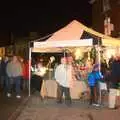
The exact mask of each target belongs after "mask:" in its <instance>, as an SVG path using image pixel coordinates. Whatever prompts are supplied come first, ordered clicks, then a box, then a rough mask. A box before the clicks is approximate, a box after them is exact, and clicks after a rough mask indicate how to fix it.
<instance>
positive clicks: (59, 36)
mask: <svg viewBox="0 0 120 120" xmlns="http://www.w3.org/2000/svg"><path fill="white" fill-rule="evenodd" d="M84 31H85V32H87V33H88V34H91V35H93V37H92V36H91V37H89V38H87V39H82V35H83V33H84ZM94 36H95V39H94ZM96 36H97V38H98V39H96ZM93 46H95V47H96V48H97V51H98V62H100V48H101V46H109V47H111V46H112V47H116V46H117V47H119V46H120V41H119V40H117V39H115V38H111V37H108V36H105V35H103V34H101V33H98V32H96V31H94V30H92V29H90V28H87V27H86V26H84V25H83V24H81V23H79V22H78V21H76V20H73V21H72V22H71V23H70V24H68V25H67V26H65V27H64V28H62V29H60V30H58V31H57V32H55V33H54V34H52V36H51V37H50V38H48V39H47V40H46V41H42V42H41V41H40V39H37V40H34V41H33V42H32V46H30V50H29V59H30V61H31V53H32V52H48V53H49V52H53V51H54V52H62V51H64V50H65V49H76V48H77V47H80V48H83V49H85V50H86V49H87V48H88V49H89V47H91V48H92V47H93ZM63 54H64V53H63ZM30 64H31V63H30ZM50 81H51V80H50ZM50 81H46V82H47V83H46V84H45V86H46V87H45V88H47V89H46V90H47V91H49V92H50V91H51V92H50V93H49V94H48V92H47V96H50V97H55V93H54V91H56V90H55V88H56V87H53V86H55V85H56V84H55V81H52V82H50ZM49 82H50V83H49ZM81 82H82V81H77V82H76V83H77V84H76V87H75V88H74V89H72V90H71V95H73V96H72V97H73V98H79V93H80V92H81V91H84V89H83V90H81V88H82V86H83V84H81ZM48 83H49V84H48ZM50 84H52V85H50ZM50 86H51V87H50ZM85 87H86V86H85ZM85 87H84V88H85ZM52 88H54V90H52ZM85 89H86V88H85ZM75 91H76V92H75ZM77 91H78V92H77ZM52 93H53V94H54V95H52ZM75 94H77V95H75ZM29 96H30V80H29Z"/></svg>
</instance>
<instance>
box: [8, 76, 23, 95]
mask: <svg viewBox="0 0 120 120" xmlns="http://www.w3.org/2000/svg"><path fill="white" fill-rule="evenodd" d="M13 84H15V91H16V94H17V95H20V84H21V76H17V77H12V78H9V79H8V81H7V87H8V88H7V92H8V93H11V89H12V87H13Z"/></svg>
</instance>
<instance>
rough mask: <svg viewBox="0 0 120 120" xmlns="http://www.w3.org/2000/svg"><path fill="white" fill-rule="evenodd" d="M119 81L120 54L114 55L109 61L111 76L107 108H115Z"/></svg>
mask: <svg viewBox="0 0 120 120" xmlns="http://www.w3.org/2000/svg"><path fill="white" fill-rule="evenodd" d="M119 83H120V56H116V57H115V59H114V60H113V62H112V63H111V78H110V88H109V106H108V107H109V108H112V109H115V108H116V96H117V89H118V87H119V86H118V84H119Z"/></svg>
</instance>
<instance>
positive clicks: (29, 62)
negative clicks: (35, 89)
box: [29, 47, 31, 96]
mask: <svg viewBox="0 0 120 120" xmlns="http://www.w3.org/2000/svg"><path fill="white" fill-rule="evenodd" d="M30 83H31V48H30V47H29V96H30V95H31V91H30V89H31V86H30Z"/></svg>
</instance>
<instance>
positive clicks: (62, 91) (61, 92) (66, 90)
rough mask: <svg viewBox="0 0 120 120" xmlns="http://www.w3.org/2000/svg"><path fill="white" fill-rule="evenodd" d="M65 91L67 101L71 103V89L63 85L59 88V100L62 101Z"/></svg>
mask: <svg viewBox="0 0 120 120" xmlns="http://www.w3.org/2000/svg"><path fill="white" fill-rule="evenodd" d="M63 93H64V95H65V103H66V104H71V96H70V89H69V88H68V87H63V86H61V85H58V88H57V100H58V102H62V96H63Z"/></svg>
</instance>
